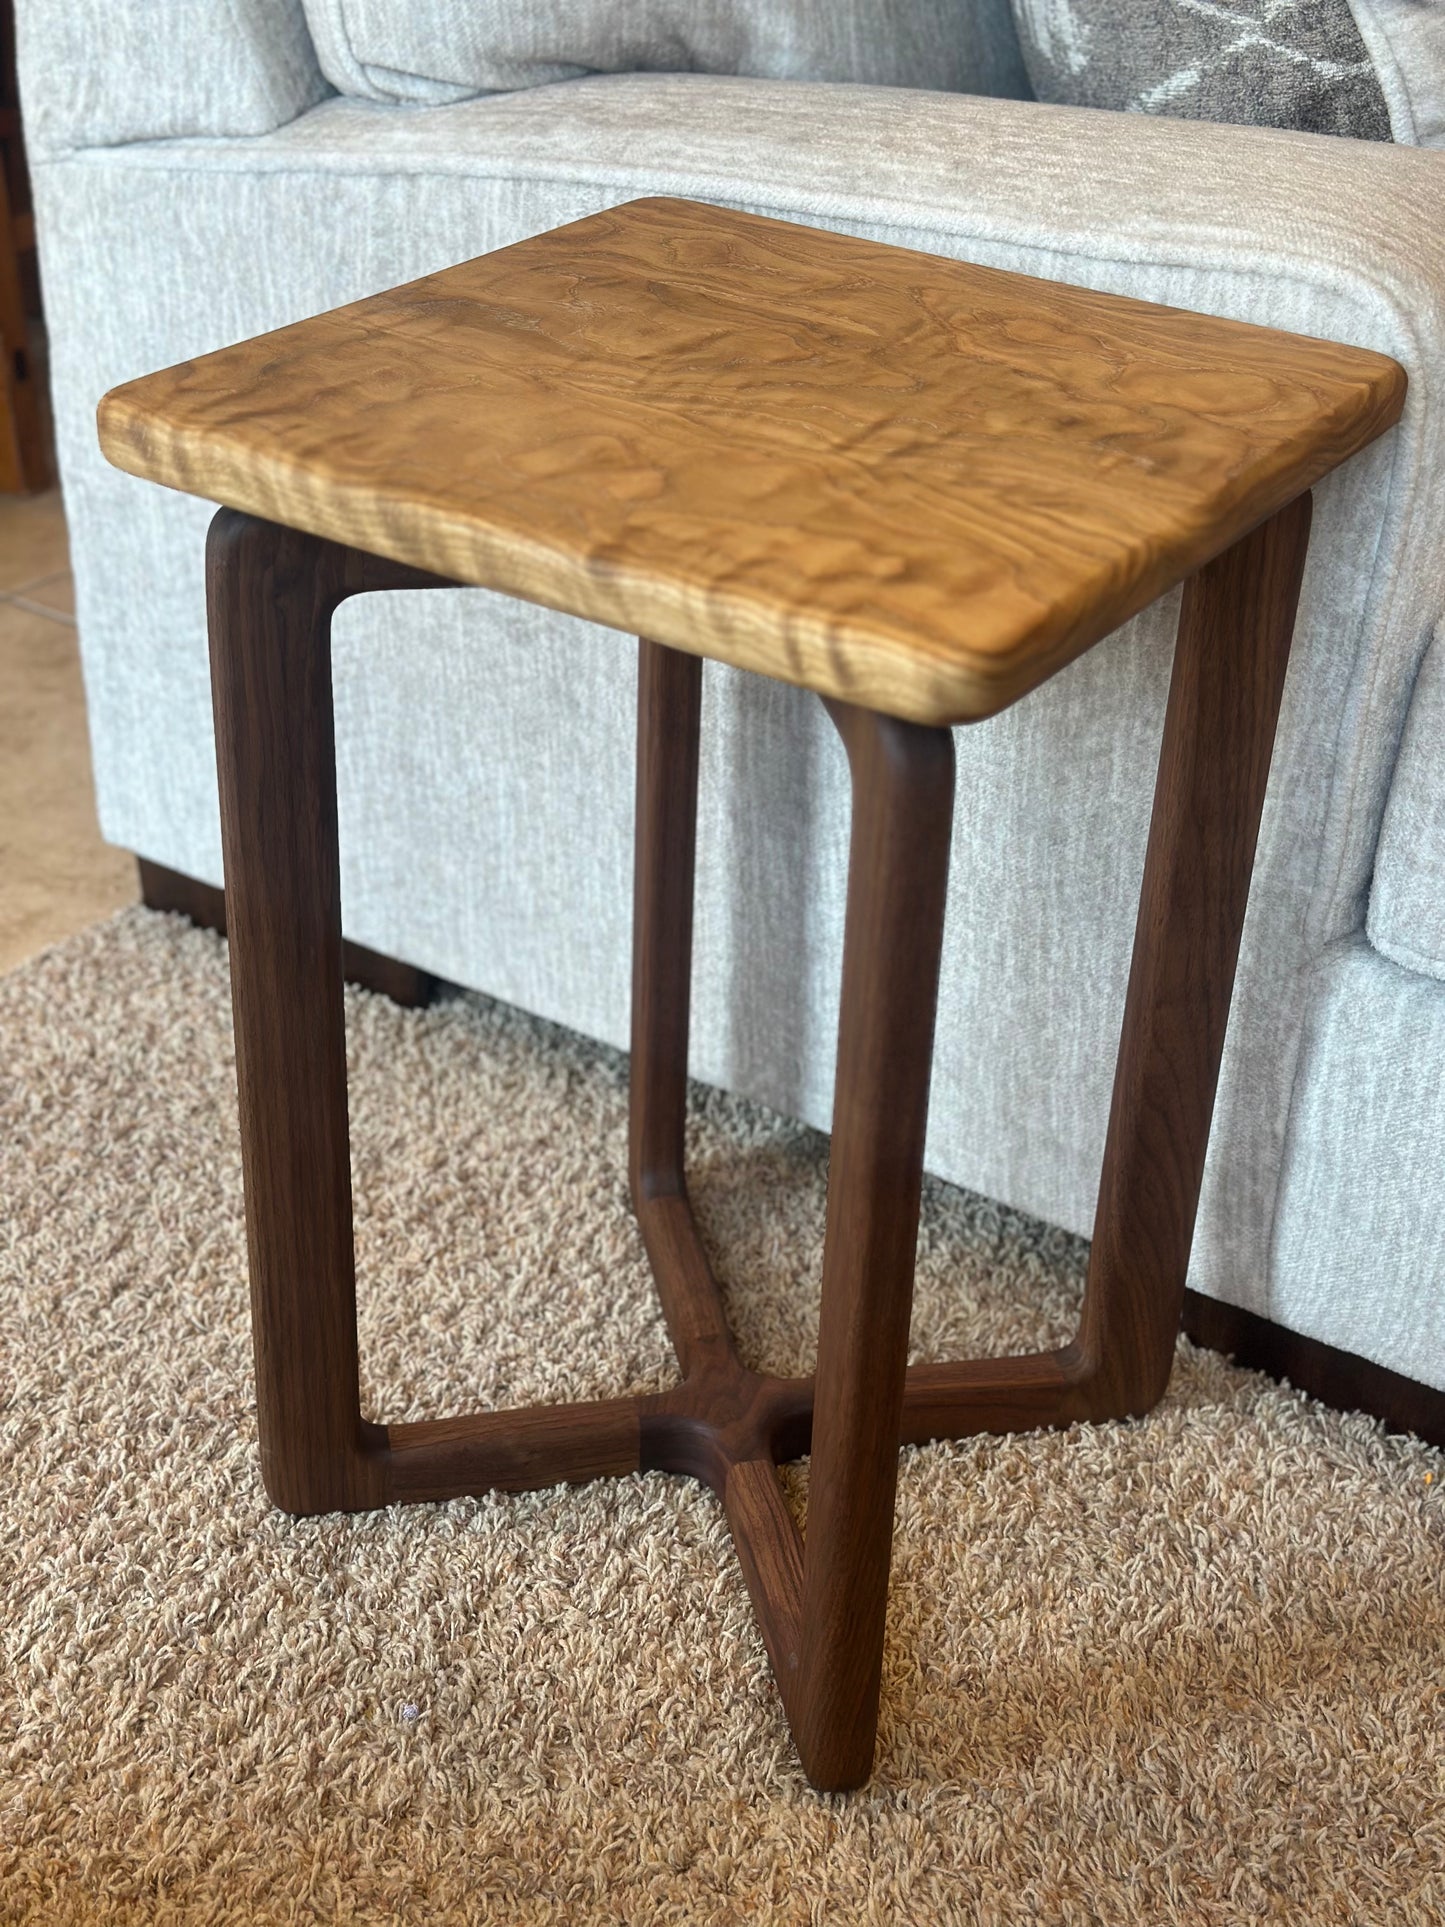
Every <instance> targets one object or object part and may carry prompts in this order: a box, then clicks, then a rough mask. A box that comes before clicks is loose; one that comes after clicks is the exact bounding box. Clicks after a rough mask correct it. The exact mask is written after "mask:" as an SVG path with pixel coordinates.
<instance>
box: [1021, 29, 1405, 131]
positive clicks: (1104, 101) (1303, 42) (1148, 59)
mask: <svg viewBox="0 0 1445 1927" xmlns="http://www.w3.org/2000/svg"><path fill="white" fill-rule="evenodd" d="M1013 7H1014V18H1015V21H1016V23H1017V25H1018V29H1019V38H1020V40H1021V41H1022V43H1023V50H1024V59H1025V61H1026V62H1027V65H1028V70H1029V78H1030V80H1031V81H1032V83H1033V88H1034V92H1035V93H1036V94H1037V95H1038V97H1039V99H1040V100H1046V101H1055V102H1062V103H1066V104H1069V105H1072V106H1077V107H1113V108H1119V109H1122V110H1124V111H1125V112H1129V113H1143V114H1174V115H1178V116H1180V117H1182V118H1184V119H1188V120H1223V121H1239V122H1245V123H1249V124H1251V125H1254V126H1260V127H1292V128H1297V129H1300V130H1302V131H1305V132H1309V133H1315V134H1346V135H1351V136H1353V137H1354V138H1355V139H1357V140H1382V141H1387V140H1389V139H1390V138H1391V134H1390V116H1389V112H1388V110H1387V107H1386V103H1385V94H1384V91H1383V89H1382V87H1381V84H1380V78H1379V75H1378V74H1377V72H1376V70H1375V67H1374V65H1373V63H1372V61H1371V59H1370V56H1369V53H1368V52H1367V50H1366V47H1365V43H1364V41H1363V40H1362V39H1361V37H1360V30H1359V27H1358V26H1357V25H1356V23H1355V16H1354V14H1353V13H1352V12H1351V9H1350V6H1349V3H1348V0H1013Z"/></svg>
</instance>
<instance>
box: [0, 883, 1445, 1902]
mask: <svg viewBox="0 0 1445 1927" xmlns="http://www.w3.org/2000/svg"><path fill="white" fill-rule="evenodd" d="M348 1025H349V1047H350V1054H351V1083H352V1109H353V1133H354V1167H355V1189H356V1199H357V1213H358V1225H357V1250H358V1263H359V1280H360V1282H359V1291H360V1300H361V1344H362V1358H363V1377H364V1381H365V1398H366V1404H367V1408H368V1410H369V1412H370V1413H371V1414H372V1415H374V1416H376V1417H378V1418H382V1419H392V1420H396V1419H403V1418H415V1417H422V1416H429V1415H441V1414H444V1413H447V1412H454V1411H458V1410H465V1409H468V1408H470V1407H474V1406H477V1405H502V1404H508V1403H514V1402H524V1401H530V1400H537V1399H551V1398H583V1397H596V1396H603V1395H609V1394H617V1393H625V1392H636V1391H643V1390H651V1389H658V1388H661V1387H663V1386H665V1385H666V1384H667V1383H669V1382H670V1379H671V1377H672V1372H671V1367H670V1360H669V1352H668V1347H667V1342H666V1338H665V1334H664V1331H663V1327H662V1322H661V1318H660V1316H659V1314H658V1312H657V1310H656V1309H655V1306H654V1302H653V1298H652V1294H651V1290H650V1286H649V1281H648V1276H647V1271H646V1266H645V1262H644V1259H643V1254H642V1248H641V1243H640V1240H639V1238H638V1234H637V1231H636V1228H635V1225H634V1223H633V1221H632V1218H631V1216H630V1214H629V1211H628V1206H627V1197H626V1187H625V1177H624V1172H625V1156H624V1146H625V1124H626V1063H625V1060H624V1059H622V1058H620V1057H618V1056H617V1055H616V1054H615V1053H613V1052H609V1051H606V1050H603V1049H600V1048H598V1047H596V1046H594V1045H591V1044H588V1043H585V1042H582V1041H580V1040H579V1039H577V1038H576V1037H574V1036H571V1035H569V1034H568V1033H566V1032H562V1031H559V1030H556V1029H553V1028H550V1027H548V1026H546V1025H544V1024H542V1023H540V1022H538V1021H536V1020H533V1019H531V1018H527V1017H524V1016H521V1015H519V1014H518V1013H516V1012H514V1011H510V1010H507V1009H505V1008H504V1007H501V1006H497V1005H493V1004H489V1003H488V1002H486V1001H485V1000H483V999H481V998H477V997H470V996H467V997H463V996H460V995H458V996H454V997H452V998H450V999H449V1000H445V1001H443V1002H442V1003H441V1004H439V1005H438V1006H437V1007H435V1008H433V1009H432V1010H430V1011H427V1012H423V1013H407V1012H403V1011H400V1010H398V1009H397V1008H396V1007H395V1006H393V1005H390V1004H388V1003H387V1002H385V1001H383V1000H381V999H378V998H375V997H369V996H366V995H363V994H359V993H358V994H354V995H351V996H350V998H349V1002H348ZM234 1112H235V1090H234V1065H233V1058H232V1051H231V1041H230V1011H229V993H228V985H227V975H226V952H225V948H224V945H222V944H221V943H220V942H219V941H218V940H216V939H215V938H213V937H209V936H206V935H204V934H201V933H199V932H196V931H194V930H191V929H189V928H188V927H187V926H185V925H183V924H182V923H180V922H179V921H178V920H175V919H170V918H164V917H158V916H155V915H153V914H151V913H149V912H146V911H142V910H133V911H128V912H125V913H123V914H122V915H121V916H119V917H118V918H116V919H115V920H114V921H112V922H110V923H107V924H102V925H98V926H96V927H95V928H94V929H92V930H90V931H87V932H86V933H85V934H83V935H82V936H80V937H78V938H75V939H73V940H72V941H70V942H68V943H66V944H64V945H62V946H60V947H59V948H57V949H55V950H52V951H49V952H47V953H46V954H45V955H43V956H42V957H40V958H38V959H36V960H35V961H33V962H32V963H30V964H28V965H26V966H25V967H23V968H22V969H21V970H19V971H18V972H16V973H15V974H13V975H11V976H10V977H8V978H5V979H4V980H3V981H0V1605H3V1615H0V1657H3V1672H0V1921H4V1922H26V1923H30V1922H36V1923H39V1922H44V1923H47V1924H48V1927H70V1924H71V1923H75V1924H77V1927H78V1924H79V1923H93V1922H101V1923H107V1924H109V1923H126V1924H127V1927H129V1924H130V1923H141V1922H145V1923H158V1924H160V1927H165V1924H166V1923H175V1924H176V1927H181V1924H182V1923H184V1924H185V1927H201V1924H202V1923H204V1927H242V1923H244V1924H245V1927H260V1924H262V1923H272V1922H276V1923H281V1922H310V1921H338V1922H357V1923H361V1922H366V1923H372V1922H387V1923H390V1922H398V1923H400V1922H473V1921H497V1922H518V1923H552V1922H557V1923H564V1922H565V1923H578V1924H579V1927H586V1924H588V1923H594V1922H597V1923H627V1927H633V1923H636V1924H637V1927H666V1924H667V1923H675V1922H690V1923H691V1922H696V1923H710V1924H714V1923H715V1924H716V1927H725V1924H726V1927H731V1923H749V1924H750V1927H752V1924H757V1927H763V1924H768V1927H771V1924H772V1923H786V1924H787V1927H821V1924H822V1923H828V1927H832V1924H833V1923H850V1922H861V1923H875V1922H877V1923H883V1922H888V1923H893V1922H901V1923H932V1922H943V1923H954V1922H958V1923H973V1922H980V1923H984V1924H985V1927H990V1924H991V1923H1014V1922H1018V1923H1024V1922H1027V1923H1031V1924H1038V1927H1054V1924H1055V1923H1058V1924H1059V1927H1074V1924H1075V1923H1079V1924H1080V1927H1083V1924H1085V1923H1095V1922H1108V1923H1111V1927H1133V1924H1134V1923H1139V1924H1140V1927H1144V1924H1145V1923H1147V1924H1148V1927H1160V1924H1161V1923H1170V1922H1187V1923H1195V1922H1199V1923H1205V1922H1207V1923H1220V1927H1224V1924H1225V1923H1227V1927H1242V1924H1244V1923H1250V1922H1255V1921H1270V1922H1273V1921H1289V1922H1293V1923H1310V1924H1311V1927H1329V1924H1330V1923H1336V1922H1338V1923H1350V1924H1351V1927H1353V1924H1354V1923H1360V1922H1374V1921H1379V1922H1390V1923H1398V1924H1399V1927H1411V1923H1417V1922H1418V1923H1433V1922H1442V1921H1445V1875H1442V1872H1441V1869H1442V1866H1445V1667H1442V1655H1445V1462H1442V1455H1441V1454H1440V1453H1438V1452H1432V1451H1430V1450H1428V1449H1426V1448H1425V1447H1424V1446H1422V1445H1420V1444H1419V1443H1418V1442H1417V1441H1414V1440H1411V1439H1406V1438H1395V1437H1388V1436H1386V1435H1385V1434H1384V1433H1383V1432H1382V1431H1381V1429H1380V1428H1379V1427H1377V1426H1376V1425H1375V1424H1374V1423H1373V1422H1371V1421H1369V1420H1366V1419H1364V1418H1360V1417H1352V1416H1341V1415H1339V1414H1337V1413H1332V1412H1328V1411H1325V1410H1323V1409H1322V1408H1320V1407H1317V1406H1315V1405H1313V1404H1311V1403H1310V1402H1308V1401H1307V1400H1305V1399H1303V1398H1301V1397H1299V1396H1297V1395H1295V1394H1294V1393H1293V1392H1291V1391H1289V1390H1288V1389H1286V1388H1283V1387H1280V1386H1278V1385H1275V1384H1273V1383H1271V1382H1269V1381H1268V1380H1266V1379H1263V1378H1261V1377H1258V1376H1254V1375H1251V1374H1248V1373H1245V1372H1241V1371H1238V1370H1236V1369H1234V1368H1233V1367H1232V1366H1230V1365H1229V1364H1227V1363H1226V1362H1225V1361H1223V1360H1222V1359H1220V1358H1218V1357H1216V1356H1214V1355H1213V1354H1210V1353H1206V1352H1200V1351H1195V1350H1193V1349H1191V1348H1190V1347H1189V1346H1188V1345H1187V1344H1183V1343H1181V1346H1180V1351H1179V1358H1178V1363H1177V1366H1176V1370H1175V1374H1174V1379H1173V1383H1172V1385H1171V1387H1170V1390H1169V1392H1168V1395H1167V1397H1166V1398H1165V1400H1164V1402H1163V1404H1162V1405H1161V1406H1160V1407H1159V1409H1158V1410H1157V1411H1156V1412H1154V1413H1153V1414H1152V1415H1151V1416H1150V1417H1149V1418H1148V1419H1146V1420H1144V1421H1141V1422H1138V1423H1134V1424H1121V1425H1108V1426H1098V1427H1089V1428H1078V1429H1076V1430H1074V1431H1071V1432H1064V1433H1046V1434H1035V1435H1030V1436H1023V1437H1013V1438H997V1439H995V1438H982V1439H974V1440H970V1441H967V1442H965V1443H961V1444H940V1445H933V1446H929V1447H926V1448H923V1449H917V1450H909V1451H907V1452H905V1453H904V1454H903V1459H902V1468H901V1478H900V1488H899V1505H898V1520H897V1533H896V1542H895V1552H894V1567H893V1590H892V1594H891V1600H890V1612H889V1631H888V1649H887V1658H886V1664H885V1677H884V1686H883V1715H882V1727H881V1733H880V1739H879V1750H878V1764H877V1771H876V1775H875V1778H874V1780H873V1781H872V1783H871V1784H870V1786H869V1787H868V1788H867V1789H865V1790H864V1791H863V1792H861V1793H859V1794H855V1795H852V1796H848V1797H840V1798H826V1799H825V1798H820V1797H819V1796H817V1795H816V1794H814V1793H812V1792H811V1791H810V1790H809V1788H808V1787H807V1785H806V1783H805V1781H804V1780H803V1778H802V1775H801V1773H800V1772H799V1769H798V1766H797V1764H796V1761H795V1759H794V1755H793V1750H792V1746H791V1744H790V1741H789V1737H788V1733H787V1729H786V1727H785V1724H784V1722H783V1717H782V1713H781V1709H780V1706H779V1702H778V1698H777V1695H776V1692H775V1691H774V1688H773V1685H772V1683H771V1679H770V1676H769V1672H768V1668H767V1664H766V1661H765V1658H764V1654H763V1649H762V1645H761V1642H760V1640H759V1637H758V1634H757V1632H756V1629H755V1627H754V1624H753V1619H752V1615H751V1611H750V1608H749V1604H748V1599H747V1595H746V1592H745V1590H744V1587H743V1584H742V1581H741V1578H740V1577H739V1574H738V1571H737V1567H736V1564H735V1561H734V1558H733V1553H732V1549H731V1544H730V1541H729V1538H728V1533H727V1529H726V1526H725V1524H724V1521H723V1519H722V1516H721V1511H720V1508H719V1506H718V1505H717V1503H716V1501H715V1500H714V1499H713V1498H712V1497H711V1496H710V1495H709V1494H708V1493H707V1492H705V1491H703V1490H702V1489H700V1488H699V1487H696V1486H694V1485H693V1484H691V1483H689V1482H687V1481H685V1480H683V1479H679V1478H672V1477H666V1476H663V1475H660V1474H658V1475H646V1476H638V1477H634V1478H629V1479H623V1480H618V1481H609V1482H604V1483H601V1484H598V1485H595V1486H592V1487H588V1488H585V1489H581V1490H565V1489H559V1490H554V1491H548V1492H539V1493H533V1494H527V1495H524V1496H521V1497H504V1496H492V1497H488V1498H482V1499H478V1500H465V1501H457V1502H455V1503H453V1504H450V1505H442V1506H421V1507H414V1508H411V1509H408V1510H401V1511H388V1512H382V1513H374V1514H370V1515H366V1516H362V1517H357V1518H343V1517H328V1518H322V1519H312V1520H305V1521H299V1522H298V1521H293V1520H290V1519H287V1518H285V1517H283V1516H281V1515H280V1514H279V1513H277V1512H275V1511H274V1510H273V1509H272V1508H271V1507H270V1506H269V1504H268V1503H267V1500H266V1498H265V1495H264V1493H263V1492H262V1490H261V1486H260V1482H259V1478H258V1474H257V1464H256V1445H255V1425H254V1417H253V1412H252V1398H253V1387H252V1380H251V1358H250V1333H249V1323H248V1316H247V1305H246V1270H245V1250H244V1233H243V1224H242V1204H241V1183H240V1170H239V1154H238V1147H237V1138H236V1127H235V1116H234ZM692 1144H693V1156H692V1163H693V1172H694V1188H695V1194H696V1201H697V1205H698V1209H699V1214H700V1218H701V1222H702V1224H703V1228H704V1231H705V1234H706V1236H707V1238H708V1241H709V1244H710V1246H711V1247H712V1248H713V1249H714V1251H715V1253H716V1257H717V1263H718V1267H719V1271H720V1274H721V1276H722V1278H723V1281H724V1285H725V1288H726V1291H727V1295H728V1300H729V1304H730V1308H731V1311H732V1314H733V1317H734V1319H735V1323H736V1328H737V1331H738V1333H739V1339H740V1344H741V1347H742V1350H743V1353H744V1356H745V1358H746V1359H747V1360H748V1362H749V1363H753V1364H756V1365H759V1366H768V1367H771V1368H772V1369H774V1370H779V1371H784V1372H795V1371H800V1370H805V1369H807V1367H808V1363H809V1356H810V1349H811V1346H812V1344H813V1342H814V1338H815V1333H816V1283H815V1281H816V1278H817V1275H818V1265H819V1258H820V1252H821V1245H822V1234H823V1208H824V1184H825V1178H826V1164H827V1145H826V1142H825V1141H824V1140H822V1139H820V1138H819V1137H818V1136H817V1135H816V1134H814V1133H812V1132H809V1131H806V1130H804V1129H802V1128H801V1127H799V1126H797V1125H794V1124H790V1123H788V1122H786V1121H784V1120H782V1119H779V1118H777V1117H775V1116H772V1115H770V1114H768V1113H766V1112H763V1111H761V1110H759V1109H757V1108H755V1107H751V1106H748V1105H745V1104H742V1103H740V1102H737V1101H736V1100H732V1099H727V1098H724V1097H721V1096H719V1095H718V1094H716V1093H708V1092H705V1091H701V1090H699V1091H698V1092H697V1093H696V1102H695V1108H694V1116H693V1124H692ZM1085 1256H1086V1248H1085V1247H1084V1246H1083V1245H1082V1244H1080V1242H1079V1241H1078V1240H1076V1239H1072V1238H1069V1237H1066V1236H1064V1235H1063V1234H1062V1233H1059V1232H1056V1231H1051V1230H1049V1229H1047V1228H1046V1227H1044V1226H1041V1225H1039V1224H1036V1223H1033V1222H1030V1221H1028V1220H1026V1219H1023V1218H1020V1217H1017V1216H1015V1215H1012V1214H1010V1213H1008V1212H1006V1211H1003V1210H1001V1209H999V1208H998V1207H996V1206H993V1205H990V1204H987V1203H985V1202H983V1201H981V1200H979V1199H977V1198H973V1197H970V1196H967V1195H965V1194H963V1193H960V1192H958V1191H956V1190H952V1189H950V1188H948V1187H945V1186H943V1185H935V1184H932V1183H930V1184H929V1185H928V1187H927V1189H926V1196H925V1206H924V1224H923V1230H922V1235H921V1239H920V1268H919V1283H918V1295H917V1303H916V1309H915V1314H914V1325H913V1343H914V1352H915V1355H916V1356H917V1357H919V1358H940V1357H949V1356H964V1355H968V1354H970V1353H976V1352H983V1351H1000V1350H1012V1349H1016V1348H1019V1347H1021V1346H1026V1347H1032V1346H1036V1345H1040V1344H1049V1343H1055V1342H1058V1341H1059V1340H1060V1339H1061V1338H1062V1337H1063V1336H1065V1335H1066V1334H1067V1333H1068V1331H1069V1330H1070V1328H1071V1324H1072V1321H1073V1319H1074V1317H1075V1316H1076V1313H1077V1308H1078V1302H1079V1296H1080V1288H1081V1282H1082V1276H1083V1265H1084V1260H1085ZM789 1480H790V1495H791V1497H792V1499H793V1501H794V1503H795V1504H796V1505H797V1507H798V1508H799V1511H800V1514H801V1513H802V1511H803V1509H804V1508H805V1507H806V1498H807V1484H806V1468H805V1467H800V1468H798V1469H797V1470H796V1471H795V1472H793V1473H790V1475H789Z"/></svg>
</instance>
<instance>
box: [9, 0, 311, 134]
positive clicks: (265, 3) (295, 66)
mask: <svg viewBox="0 0 1445 1927" xmlns="http://www.w3.org/2000/svg"><path fill="white" fill-rule="evenodd" d="M15 16H16V18H15V32H16V52H17V55H18V61H19V72H20V94H21V101H22V104H23V109H24V114H25V138H26V144H27V146H28V148H29V150H30V154H31V157H32V158H33V159H36V160H46V159H49V158H52V157H54V156H55V155H58V154H64V153H69V152H73V151H74V150H76V149H77V148H84V147H113V146H120V145H124V144H125V143H128V142H130V141H146V140H166V139H170V138H173V137H176V136H184V135H244V134H267V133H270V132H271V130H272V129H273V128H276V127H281V126H284V125H285V123H286V122H287V121H289V120H293V119H294V118H295V116H296V115H297V114H301V113H304V112H305V111H306V109H307V108H308V107H313V106H315V105H316V103H317V102H318V101H319V100H322V99H324V98H325V96H326V95H327V94H329V93H330V92H331V89H330V87H329V86H328V85H327V83H326V81H325V80H324V79H323V78H322V74H321V69H320V67H319V66H318V65H317V62H316V50H315V48H314V47H313V46H312V44H311V36H310V34H309V32H308V31H307V27H306V18H305V15H304V14H303V12H302V10H301V0H16V7H15Z"/></svg>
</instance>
